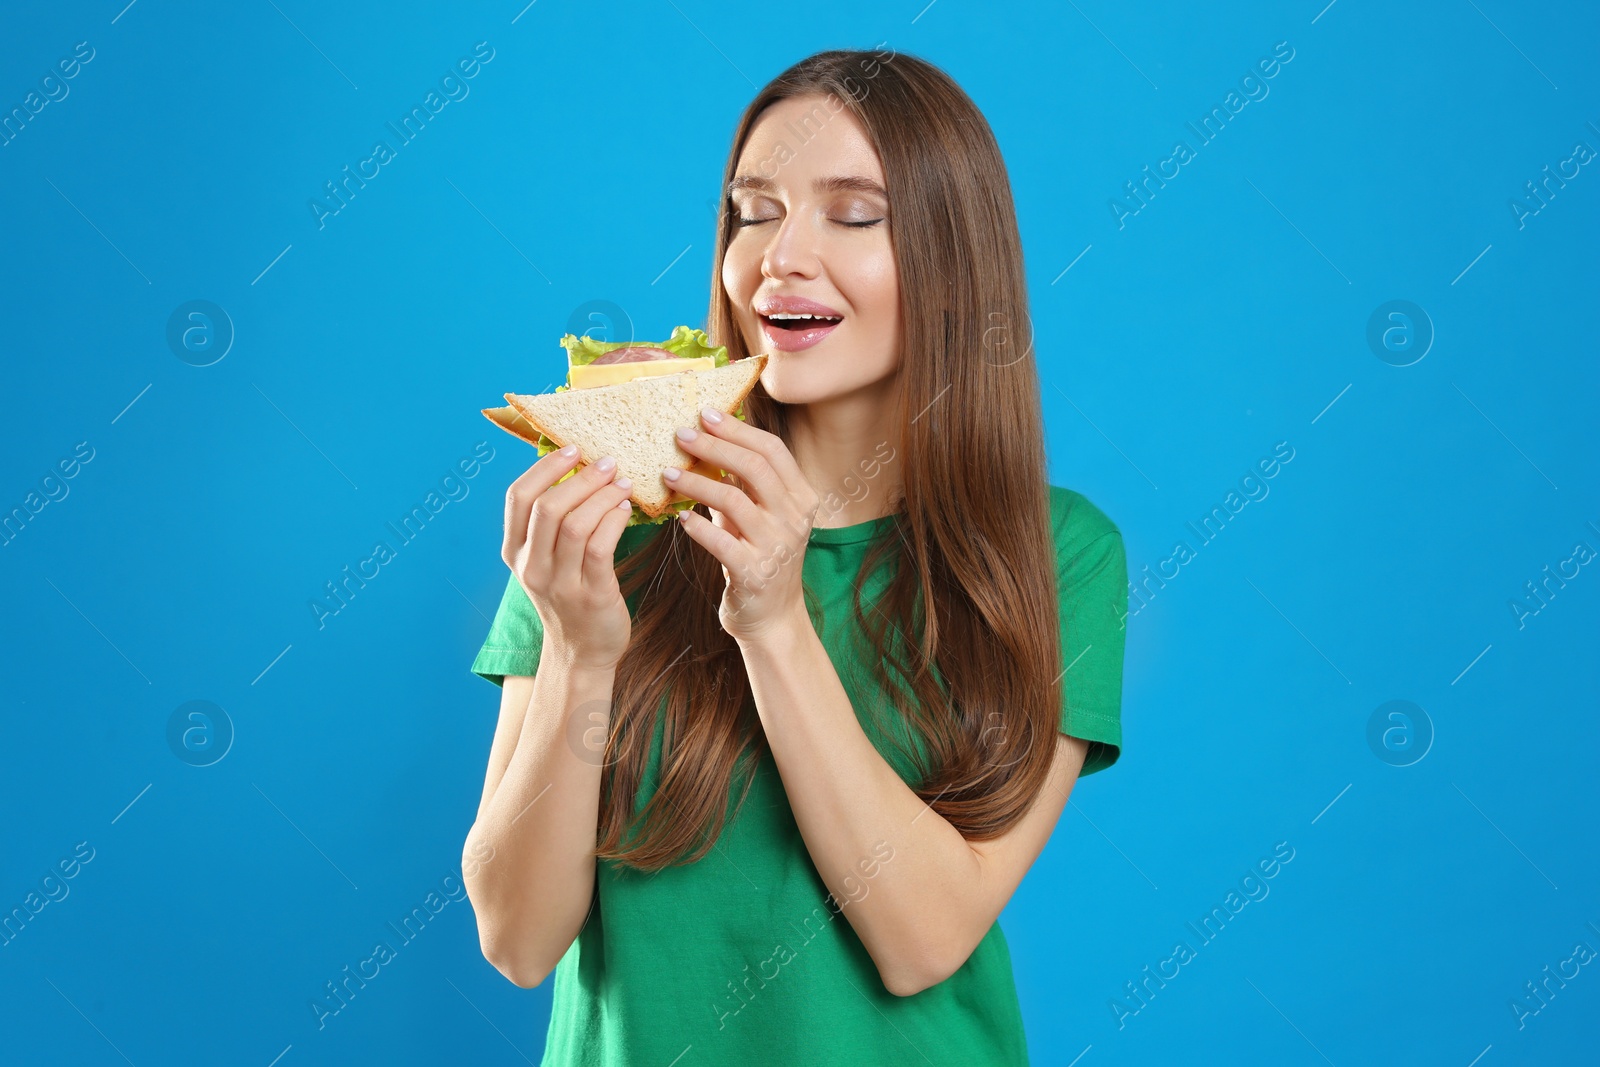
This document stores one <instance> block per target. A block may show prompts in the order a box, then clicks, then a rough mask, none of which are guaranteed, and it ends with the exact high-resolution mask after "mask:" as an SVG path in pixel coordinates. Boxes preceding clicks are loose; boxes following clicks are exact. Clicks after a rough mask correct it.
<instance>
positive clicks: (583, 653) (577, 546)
mask: <svg viewBox="0 0 1600 1067" xmlns="http://www.w3.org/2000/svg"><path fill="white" fill-rule="evenodd" d="M569 447H571V446H569ZM579 462H580V461H579V460H578V457H577V449H576V448H573V451H572V454H571V455H567V454H565V450H564V449H557V450H556V451H554V452H550V453H548V454H547V455H545V456H542V457H540V458H539V460H538V461H536V462H535V463H534V464H533V466H531V467H529V468H528V469H527V470H526V471H524V472H523V473H522V474H521V475H520V476H519V477H518V478H517V480H516V481H514V482H512V483H511V487H510V488H509V489H507V490H506V521H505V544H504V545H503V547H502V548H501V551H500V558H501V559H503V560H505V562H506V565H507V566H508V567H510V568H511V572H512V573H513V574H515V575H516V576H517V581H518V582H519V583H520V584H521V585H522V588H523V591H524V592H526V593H527V594H528V599H529V600H530V601H532V602H533V607H534V610H535V611H537V612H538V613H539V621H540V622H541V623H543V624H544V630H545V638H546V641H547V642H549V641H554V642H556V644H557V645H558V646H559V647H561V648H562V649H564V650H565V653H566V655H567V656H569V657H570V663H571V665H573V666H585V667H593V668H597V669H602V670H605V669H612V668H615V667H616V665H617V663H618V662H619V661H620V660H621V659H622V654H623V652H625V651H626V650H627V648H628V638H629V636H630V635H631V633H632V630H633V623H632V620H631V619H630V618H629V616H628V606H627V603H626V602H625V601H624V600H623V597H622V589H621V587H620V586H619V585H618V584H617V573H616V568H615V563H614V560H615V554H616V547H617V541H618V539H619V538H621V536H622V531H623V529H624V528H625V527H626V526H627V524H628V518H629V516H630V515H632V513H633V505H632V504H631V503H629V501H628V495H629V493H630V491H631V489H632V483H631V482H629V481H628V480H627V479H626V478H621V477H620V476H618V475H617V473H616V469H615V466H616V464H615V461H614V460H612V459H611V457H609V456H607V457H605V458H604V459H601V460H600V461H599V462H598V463H593V464H589V465H587V466H585V467H584V468H583V469H582V470H580V471H578V473H577V474H574V475H573V476H572V477H571V478H568V479H567V480H566V481H564V482H561V484H560V485H557V484H556V482H557V481H558V480H559V479H560V478H561V477H562V476H563V475H564V474H566V473H567V472H568V471H569V470H571V469H572V468H573V467H575V466H577V465H578V464H579ZM547 647H548V645H547Z"/></svg>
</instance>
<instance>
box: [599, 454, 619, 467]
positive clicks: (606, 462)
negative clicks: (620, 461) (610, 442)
mask: <svg viewBox="0 0 1600 1067" xmlns="http://www.w3.org/2000/svg"><path fill="white" fill-rule="evenodd" d="M616 465H617V461H616V460H615V459H613V458H612V457H611V456H604V457H602V458H601V460H600V462H599V463H596V464H595V466H596V467H597V468H599V469H600V470H603V471H608V470H611V469H612V468H613V467H615V466H616Z"/></svg>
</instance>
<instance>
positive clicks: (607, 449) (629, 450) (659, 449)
mask: <svg viewBox="0 0 1600 1067" xmlns="http://www.w3.org/2000/svg"><path fill="white" fill-rule="evenodd" d="M766 361H767V356H766V353H764V352H763V353H758V354H756V355H753V356H748V357H746V358H744V359H739V360H734V361H733V362H731V363H728V364H727V365H725V366H722V367H715V368H713V369H711V370H701V371H684V372H683V373H681V374H666V375H661V376H658V377H654V378H639V379H635V380H634V381H631V382H622V383H620V384H618V385H602V386H597V387H594V388H591V389H567V390H564V391H562V392H559V393H536V394H519V393H507V394H505V397H506V399H507V400H508V401H510V402H511V406H510V407H509V408H485V409H483V413H484V415H486V416H488V418H489V420H490V421H491V422H493V423H494V424H495V425H497V426H499V427H501V428H502V429H504V430H506V431H507V432H509V433H512V434H515V435H516V436H518V437H521V438H522V439H523V440H525V441H531V442H534V443H537V442H538V440H539V434H541V433H543V434H544V435H545V436H546V437H548V438H550V440H552V441H554V442H555V443H556V446H557V447H558V448H559V447H564V446H566V445H568V444H576V445H577V446H578V458H579V459H580V461H582V462H583V463H594V462H596V461H598V460H599V459H600V458H601V457H603V456H612V457H614V458H615V459H616V461H617V471H618V473H621V474H625V475H627V476H628V477H629V478H632V479H633V492H632V494H631V499H632V500H633V502H634V503H635V504H637V505H638V506H639V509H640V510H641V511H643V512H644V513H645V514H646V515H648V516H649V517H650V518H652V519H654V518H659V517H660V516H661V514H662V513H663V512H664V511H666V510H667V508H668V507H669V506H670V505H671V504H672V503H673V502H674V501H678V500H684V499H687V498H686V497H685V496H684V495H683V494H681V493H679V492H677V491H676V490H674V489H669V488H668V487H667V485H666V483H665V482H664V481H662V479H661V472H662V471H663V470H665V469H666V468H667V467H678V468H681V469H685V470H691V471H694V472H695V473H696V474H703V475H705V476H706V477H708V478H717V477H718V473H719V472H718V470H717V469H716V468H715V467H714V466H713V465H710V464H705V463H702V462H700V461H699V460H698V459H696V458H695V457H694V456H691V455H689V454H688V453H687V452H685V451H684V450H683V449H681V448H679V447H678V439H677V433H676V431H677V429H678V427H679V426H693V427H699V426H700V409H701V408H702V407H705V406H710V407H712V408H714V409H715V410H717V411H720V412H722V413H724V414H726V415H730V416H731V415H732V413H733V412H734V411H736V410H738V408H739V406H740V405H741V404H743V403H744V398H745V397H746V396H747V395H748V394H749V392H750V390H751V389H753V388H754V387H755V384H756V381H757V380H758V379H759V378H760V377H761V370H762V368H763V367H765V366H766Z"/></svg>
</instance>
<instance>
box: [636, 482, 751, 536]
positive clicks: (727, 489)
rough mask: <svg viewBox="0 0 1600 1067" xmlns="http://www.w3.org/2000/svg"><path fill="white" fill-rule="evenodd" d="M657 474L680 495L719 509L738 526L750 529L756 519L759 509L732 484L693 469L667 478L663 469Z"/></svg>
mask: <svg viewBox="0 0 1600 1067" xmlns="http://www.w3.org/2000/svg"><path fill="white" fill-rule="evenodd" d="M661 478H662V480H663V481H664V482H666V484H667V485H669V486H671V487H672V488H673V489H676V490H677V491H678V492H680V493H682V494H683V495H684V496H686V497H689V498H690V499H692V500H698V501H700V502H701V503H703V504H706V505H707V506H709V507H712V508H715V509H716V510H717V511H720V512H722V513H723V514H724V515H726V516H728V517H729V518H731V519H732V520H733V521H734V522H736V523H738V524H739V528H740V529H750V528H752V527H753V526H754V525H755V524H756V523H758V522H759V516H760V511H761V509H760V508H758V507H757V506H756V505H755V503H754V502H753V501H751V499H750V497H749V496H747V495H746V494H745V492H744V490H742V489H740V488H739V487H738V486H736V485H730V484H729V483H727V482H719V481H717V480H716V479H715V478H707V477H706V476H705V475H703V474H696V473H695V472H694V471H680V472H679V474H678V476H677V477H676V478H671V479H669V478H668V477H667V476H666V474H664V473H663V474H662V475H661Z"/></svg>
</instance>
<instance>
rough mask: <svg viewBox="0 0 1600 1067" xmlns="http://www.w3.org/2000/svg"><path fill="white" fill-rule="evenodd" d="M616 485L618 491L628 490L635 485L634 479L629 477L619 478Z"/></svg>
mask: <svg viewBox="0 0 1600 1067" xmlns="http://www.w3.org/2000/svg"><path fill="white" fill-rule="evenodd" d="M615 484H616V487H617V488H618V489H627V488H628V487H629V486H631V485H633V479H632V478H627V477H623V478H618V479H617V480H616V483H615Z"/></svg>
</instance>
